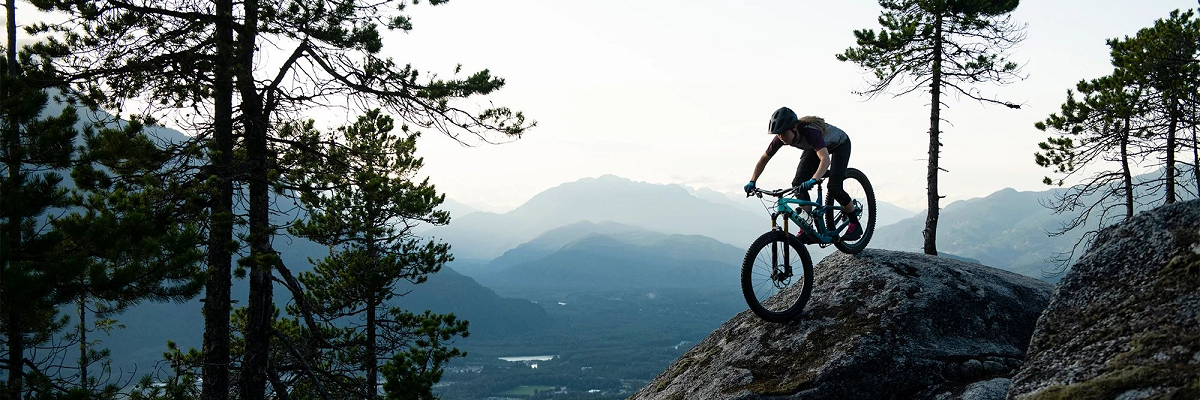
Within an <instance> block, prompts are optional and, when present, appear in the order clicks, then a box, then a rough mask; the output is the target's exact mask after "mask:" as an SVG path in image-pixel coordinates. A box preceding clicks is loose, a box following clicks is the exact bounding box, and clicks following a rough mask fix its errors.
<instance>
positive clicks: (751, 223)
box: [429, 175, 766, 259]
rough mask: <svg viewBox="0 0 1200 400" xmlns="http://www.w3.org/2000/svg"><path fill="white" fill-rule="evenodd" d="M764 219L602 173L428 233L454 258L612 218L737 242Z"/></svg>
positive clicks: (484, 255) (495, 251) (481, 255)
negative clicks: (511, 207) (501, 210)
mask: <svg viewBox="0 0 1200 400" xmlns="http://www.w3.org/2000/svg"><path fill="white" fill-rule="evenodd" d="M765 219H766V218H765V214H759V215H755V214H753V213H751V212H749V211H746V210H745V209H742V208H738V207H736V206H733V205H729V204H718V203H714V202H712V201H708V200H703V199H700V198H697V197H696V196H693V195H692V194H690V193H688V190H687V189H685V188H684V187H682V186H679V185H657V184H649V183H644V182H634V181H631V180H628V179H624V178H619V177H616V176H612V175H605V176H602V177H599V178H585V179H580V180H578V181H575V182H571V183H565V184H562V185H560V186H557V187H554V188H550V189H547V190H546V191H544V192H542V193H539V194H538V195H536V196H534V197H533V198H532V199H530V200H529V201H528V202H526V203H525V204H523V205H521V206H520V207H518V208H516V209H514V210H512V211H510V212H507V213H504V214H495V213H489V212H477V213H473V214H469V215H465V216H463V217H461V218H458V219H456V220H454V221H451V223H450V225H449V226H445V227H438V228H435V229H431V230H430V231H429V234H430V235H433V236H436V237H438V238H440V239H442V240H444V241H446V242H448V243H450V244H451V245H452V246H453V247H454V254H455V256H456V257H462V258H464V259H491V258H495V257H497V256H499V255H501V254H502V253H503V252H504V251H505V250H508V249H511V248H513V247H516V246H517V245H520V244H522V243H525V242H527V241H529V240H531V239H533V238H535V237H537V236H538V235H540V234H542V233H544V232H546V231H549V230H551V229H554V228H558V227H561V226H565V225H569V224H572V223H575V222H579V221H613V222H617V223H621V224H625V225H630V226H635V227H639V228H644V229H648V230H651V231H657V232H664V233H678V234H691V235H703V236H708V237H711V238H714V239H717V240H720V241H722V242H725V243H731V244H738V245H741V244H749V243H750V242H751V241H753V240H754V238H755V237H757V236H758V235H759V234H761V233H762V232H763V231H765V229H763V227H764V226H766V221H765Z"/></svg>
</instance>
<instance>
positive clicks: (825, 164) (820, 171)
mask: <svg viewBox="0 0 1200 400" xmlns="http://www.w3.org/2000/svg"><path fill="white" fill-rule="evenodd" d="M817 158H819V159H821V163H820V164H819V165H817V172H816V173H814V174H813V176H812V179H821V177H823V176H825V172H826V171H829V164H830V159H829V149H828V148H825V147H822V148H821V149H820V150H817Z"/></svg>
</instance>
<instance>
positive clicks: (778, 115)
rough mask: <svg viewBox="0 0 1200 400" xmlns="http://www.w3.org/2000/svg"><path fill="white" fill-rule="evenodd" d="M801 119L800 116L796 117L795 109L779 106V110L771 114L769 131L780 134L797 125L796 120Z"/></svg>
mask: <svg viewBox="0 0 1200 400" xmlns="http://www.w3.org/2000/svg"><path fill="white" fill-rule="evenodd" d="M799 121H800V118H798V117H796V112H795V111H792V109H790V108H787V107H779V109H778V110H775V113H774V114H771V126H770V130H769V131H768V132H770V133H771V134H772V135H778V134H780V133H783V131H786V130H788V129H789V128H791V127H793V126H796V122H799Z"/></svg>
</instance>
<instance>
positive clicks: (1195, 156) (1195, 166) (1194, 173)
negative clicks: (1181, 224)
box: [1191, 93, 1200, 198]
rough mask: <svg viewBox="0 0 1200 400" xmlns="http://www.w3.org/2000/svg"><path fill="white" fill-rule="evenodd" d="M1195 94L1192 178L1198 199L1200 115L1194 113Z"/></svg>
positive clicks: (1193, 109) (1194, 99) (1194, 96)
mask: <svg viewBox="0 0 1200 400" xmlns="http://www.w3.org/2000/svg"><path fill="white" fill-rule="evenodd" d="M1196 100H1197V99H1196V94H1195V93H1192V118H1191V119H1192V176H1193V177H1195V178H1196V197H1197V198H1200V146H1198V145H1200V142H1197V141H1196V125H1200V121H1197V119H1198V118H1200V114H1197V113H1196Z"/></svg>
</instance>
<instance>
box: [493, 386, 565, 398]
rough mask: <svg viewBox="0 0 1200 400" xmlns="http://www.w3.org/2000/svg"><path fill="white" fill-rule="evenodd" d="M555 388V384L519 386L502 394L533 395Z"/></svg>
mask: <svg viewBox="0 0 1200 400" xmlns="http://www.w3.org/2000/svg"><path fill="white" fill-rule="evenodd" d="M554 389H555V388H554V386H517V387H515V388H512V389H509V390H508V391H506V392H504V393H500V394H501V395H503V396H533V395H534V394H537V393H538V392H545V391H550V390H554Z"/></svg>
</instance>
